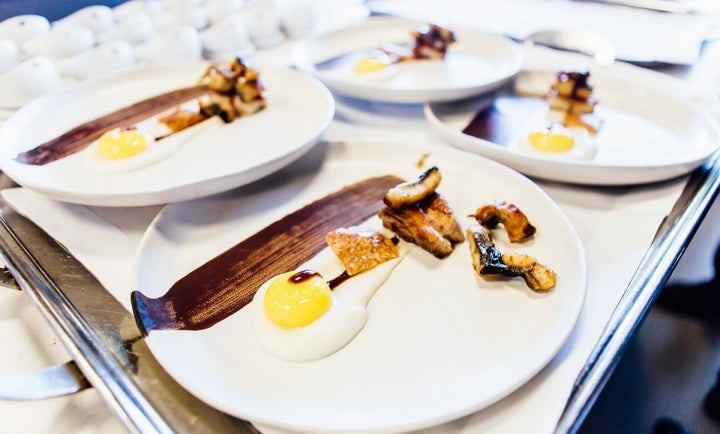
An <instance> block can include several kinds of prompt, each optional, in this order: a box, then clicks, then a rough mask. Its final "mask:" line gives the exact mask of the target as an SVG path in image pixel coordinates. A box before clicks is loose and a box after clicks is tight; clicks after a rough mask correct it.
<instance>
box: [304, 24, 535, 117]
mask: <svg viewBox="0 0 720 434" xmlns="http://www.w3.org/2000/svg"><path fill="white" fill-rule="evenodd" d="M423 24H426V23H423V22H419V21H411V20H405V19H398V18H385V17H383V18H373V19H370V20H368V21H367V22H366V23H363V24H360V25H357V26H354V27H349V28H346V29H342V30H338V31H335V32H332V33H328V34H325V35H319V36H316V37H313V38H309V39H306V40H304V41H301V42H299V43H298V44H296V46H295V47H294V49H293V53H292V58H293V62H294V64H295V65H296V66H298V67H299V68H301V69H303V70H305V71H308V72H310V73H312V74H314V75H315V76H317V77H318V78H320V79H321V80H322V81H323V82H324V83H325V84H327V85H328V87H329V88H330V89H332V90H333V91H337V92H338V93H342V94H346V95H349V96H352V97H355V98H362V99H369V100H375V101H382V102H394V103H423V102H428V101H451V100H456V99H460V98H466V97H469V96H472V95H477V94H480V93H483V92H487V91H489V90H492V89H494V88H496V87H498V86H500V85H502V84H503V83H505V82H506V81H507V80H509V79H510V78H512V77H513V76H514V75H515V74H516V73H517V72H518V71H519V69H520V65H521V62H522V50H521V49H520V48H519V46H518V45H517V44H516V43H514V42H513V41H510V40H509V39H506V38H503V37H501V36H497V35H491V34H488V33H483V32H478V31H472V30H463V29H452V30H453V31H454V32H455V35H456V39H457V42H456V43H455V44H453V45H451V46H450V48H449V49H448V53H447V55H446V57H445V59H444V61H411V62H404V63H400V64H397V65H395V66H392V67H390V68H396V69H397V73H395V74H392V75H391V76H388V75H386V74H381V75H380V76H377V75H376V76H373V75H368V74H366V75H362V74H357V73H355V72H353V71H352V66H353V64H352V62H338V66H337V67H333V68H330V69H322V70H321V69H318V68H317V67H316V65H317V64H318V63H320V62H325V61H328V59H333V58H342V57H343V56H349V57H348V58H351V57H352V56H354V55H355V54H360V55H362V53H363V52H367V51H368V50H373V49H378V48H381V47H383V46H386V45H388V44H407V43H410V42H411V41H412V37H411V35H410V32H411V31H413V30H415V29H416V28H418V27H419V26H421V25H423ZM390 68H388V69H390Z"/></svg>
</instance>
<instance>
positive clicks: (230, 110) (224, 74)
mask: <svg viewBox="0 0 720 434" xmlns="http://www.w3.org/2000/svg"><path fill="white" fill-rule="evenodd" d="M200 82H201V83H204V84H206V85H207V86H208V87H209V88H210V89H212V90H214V91H215V94H212V95H211V96H209V97H208V98H206V101H205V103H204V107H203V106H201V110H202V111H203V112H208V113H209V112H213V113H214V114H218V115H220V116H221V117H222V118H223V120H224V121H225V122H230V121H231V120H232V119H235V118H237V117H239V116H246V115H250V114H254V113H257V112H259V111H260V110H262V109H264V108H265V106H266V101H265V97H264V96H263V92H264V90H265V87H264V86H263V85H262V82H261V81H260V73H259V72H258V71H257V70H255V69H253V68H251V67H249V66H247V65H245V64H244V63H243V62H242V61H241V60H240V59H238V58H236V59H234V60H233V61H232V62H230V63H229V64H228V65H227V66H220V65H212V66H210V67H209V68H208V69H207V71H206V72H205V74H204V75H203V77H202V79H201V80H200ZM223 97H225V98H223ZM228 119H230V120H228Z"/></svg>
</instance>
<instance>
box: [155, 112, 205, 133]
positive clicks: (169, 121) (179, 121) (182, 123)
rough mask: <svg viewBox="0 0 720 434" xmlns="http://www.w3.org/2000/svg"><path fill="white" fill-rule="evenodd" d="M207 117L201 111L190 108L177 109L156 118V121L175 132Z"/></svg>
mask: <svg viewBox="0 0 720 434" xmlns="http://www.w3.org/2000/svg"><path fill="white" fill-rule="evenodd" d="M205 119H207V116H205V115H203V114H202V113H198V112H194V111H190V110H177V111H175V112H172V113H170V114H169V115H167V116H163V117H161V118H159V119H158V122H160V123H162V124H164V125H165V126H167V127H168V128H169V129H170V130H171V131H173V132H177V131H181V130H184V129H185V128H189V127H191V126H193V125H195V124H199V123H200V122H202V121H204V120H205Z"/></svg>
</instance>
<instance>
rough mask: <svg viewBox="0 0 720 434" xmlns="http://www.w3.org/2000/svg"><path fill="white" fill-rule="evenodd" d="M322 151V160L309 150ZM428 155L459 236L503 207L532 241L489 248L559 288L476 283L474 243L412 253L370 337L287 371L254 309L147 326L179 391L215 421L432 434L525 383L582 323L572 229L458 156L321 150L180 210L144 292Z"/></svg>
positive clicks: (414, 168) (160, 239)
mask: <svg viewBox="0 0 720 434" xmlns="http://www.w3.org/2000/svg"><path fill="white" fill-rule="evenodd" d="M321 151H323V152H326V154H325V155H324V156H323V155H321V154H317V153H316V152H321ZM311 154H313V155H311ZM426 154H427V155H426ZM309 157H311V158H309ZM422 159H425V161H426V163H427V164H428V165H431V164H435V165H437V166H438V167H439V168H440V170H441V171H442V172H443V173H444V178H443V181H442V184H441V185H440V188H439V189H438V191H440V192H441V193H443V194H444V195H445V196H446V197H447V199H448V201H449V203H450V204H451V205H452V206H453V208H454V210H455V212H456V214H457V216H458V219H459V221H460V222H461V223H462V225H463V227H467V226H468V225H469V224H470V223H472V221H471V219H469V218H467V217H464V216H465V215H467V214H468V213H471V212H473V211H474V210H475V209H476V207H477V206H479V205H480V204H481V203H484V202H487V201H491V200H494V199H504V200H508V201H511V202H513V203H515V204H516V205H518V206H519V207H520V208H521V209H522V210H524V211H525V213H526V214H527V215H528V216H529V218H530V219H531V221H532V222H533V223H534V224H535V225H536V226H537V228H538V233H537V235H536V236H535V237H534V238H533V239H531V240H529V241H527V242H524V243H521V244H519V245H512V246H510V245H509V242H508V241H507V238H506V237H505V236H504V234H503V233H502V231H499V232H497V233H496V235H495V241H496V245H497V246H498V247H499V248H500V249H501V250H502V249H504V250H506V251H510V250H512V251H518V252H519V251H522V252H526V253H528V254H531V255H535V256H536V257H537V258H539V259H540V260H541V261H542V262H543V263H545V264H546V265H548V266H550V267H552V268H553V269H554V270H556V271H557V273H558V276H559V277H558V284H557V287H556V288H555V289H554V291H553V292H551V293H548V294H537V293H534V292H533V291H531V290H529V289H528V288H527V287H526V285H525V283H524V282H523V281H522V280H519V279H512V280H499V281H486V280H484V279H481V278H479V277H476V275H475V274H474V270H473V268H472V265H471V261H470V255H469V250H468V245H467V242H465V243H463V244H460V245H458V246H457V247H456V250H455V252H453V254H452V255H450V256H449V257H448V258H446V259H444V260H438V259H436V258H435V257H433V256H432V255H430V254H429V253H427V252H425V251H423V250H421V249H419V248H416V249H414V250H413V251H412V252H411V253H410V254H409V255H408V256H407V257H405V258H404V259H403V261H402V262H401V263H400V264H399V265H398V266H397V268H396V269H395V270H394V271H393V274H392V275H391V276H390V278H389V280H388V281H387V282H386V283H385V285H384V286H382V287H381V288H380V289H379V290H378V292H377V293H376V294H375V296H374V297H373V299H372V300H371V301H370V304H369V306H368V310H369V319H368V322H367V324H366V325H365V328H364V329H363V330H362V331H361V332H360V334H359V335H358V336H357V337H356V338H355V339H354V340H353V341H352V342H350V343H349V344H348V345H347V346H346V347H345V348H343V349H341V350H340V351H338V352H336V353H334V354H332V355H330V356H329V357H327V358H324V359H321V360H318V361H314V362H306V363H291V362H285V361H282V360H280V359H277V358H275V357H273V356H271V355H270V354H268V353H266V352H265V351H264V350H263V349H262V348H261V347H260V346H259V344H258V342H257V341H256V338H255V336H254V334H253V330H252V325H251V321H250V319H251V318H250V315H249V312H248V309H246V308H245V309H241V310H240V311H239V312H237V313H235V314H234V315H232V316H230V317H228V318H227V319H225V320H224V321H222V322H220V323H218V324H216V325H215V326H213V327H211V328H210V329H207V330H203V331H160V330H156V331H152V332H150V335H149V336H148V337H147V343H148V345H149V347H150V349H151V350H152V352H153V354H154V355H155V357H157V359H158V360H159V362H160V363H161V364H162V366H163V367H164V368H165V369H166V370H167V371H168V372H169V373H170V374H171V375H172V376H173V377H174V378H175V379H176V380H177V381H178V382H179V383H180V384H182V385H183V386H184V387H185V388H187V389H188V390H189V391H191V392H192V393H193V394H195V395H196V396H198V397H199V398H200V399H202V400H204V401H205V402H207V403H208V404H210V405H212V406H214V407H216V408H218V409H220V410H222V411H225V412H227V413H229V414H232V415H235V416H238V417H241V418H245V419H249V420H251V421H253V422H256V423H259V424H263V425H272V426H276V427H280V428H284V429H292V430H299V431H306V432H313V433H320V432H339V431H342V432H397V431H402V430H410V429H416V428H421V427H427V426H431V425H435V424H439V423H442V422H445V421H448V420H451V419H454V418H457V417H460V416H462V415H466V414H469V413H471V412H473V411H475V410H478V409H480V408H483V407H485V406H487V405H489V404H491V403H493V402H495V401H497V400H499V399H501V398H502V397H504V396H505V395H507V394H508V393H510V392H511V391H513V390H514V389H516V388H518V387H519V386H521V385H522V384H523V383H525V382H526V381H528V380H529V379H530V378H531V377H532V376H533V375H535V374H536V373H537V372H538V371H539V370H540V369H541V368H542V367H543V366H545V365H546V364H547V363H548V362H549V361H550V360H551V359H552V357H553V356H554V355H555V354H556V353H557V351H558V350H559V349H560V347H561V346H562V345H563V343H564V342H565V340H566V338H567V337H568V335H569V334H570V332H571V330H572V329H573V327H574V325H575V323H576V321H577V319H578V316H579V314H580V311H581V307H582V304H583V300H584V296H585V290H586V262H585V254H584V250H583V247H582V245H581V243H580V241H579V239H578V237H577V234H576V232H575V230H574V228H573V227H572V226H571V224H570V222H569V220H568V219H567V218H566V217H565V215H564V214H563V213H562V212H561V211H560V209H559V208H558V207H557V206H556V205H555V203H554V202H553V201H552V200H551V199H550V198H549V197H548V196H547V195H546V194H545V193H544V192H543V191H542V190H540V189H539V188H538V187H537V186H536V185H535V184H533V183H532V182H530V181H529V180H528V179H527V178H525V177H523V176H522V175H519V174H518V173H517V172H514V171H512V170H510V169H508V168H507V167H505V166H502V165H500V164H497V163H494V162H492V161H490V160H487V159H484V158H482V157H478V156H474V155H472V154H467V153H463V152H459V151H456V150H454V149H452V148H445V147H432V148H427V147H415V146H407V147H403V146H400V147H398V146H395V147H393V146H388V145H387V144H385V143H381V144H375V143H360V142H358V143H344V144H332V145H329V146H328V147H327V150H326V151H325V145H319V146H318V147H316V148H315V149H313V151H312V152H311V153H309V154H308V155H306V156H305V157H303V159H301V160H302V161H305V160H306V161H307V162H309V164H310V165H312V164H315V165H316V166H317V164H318V162H319V164H320V165H321V166H320V167H319V168H316V169H313V170H310V171H306V172H305V173H304V174H302V173H298V172H299V168H298V167H295V169H297V170H296V173H295V174H289V173H287V172H285V173H278V174H276V175H273V176H272V177H271V178H270V179H266V180H264V183H263V185H259V184H258V183H256V184H252V185H249V186H246V187H243V188H241V189H237V190H233V191H231V192H227V193H224V194H221V195H216V196H212V197H208V198H203V199H199V200H196V201H190V202H182V203H177V204H172V205H170V206H168V207H166V208H165V209H164V210H163V211H162V212H161V213H160V214H159V216H158V218H157V219H156V220H155V221H154V223H153V224H152V225H151V226H150V228H149V230H148V231H147V233H146V234H145V237H144V239H143V242H142V244H141V247H140V249H139V254H138V259H137V285H136V288H137V289H138V290H140V291H141V292H143V293H144V294H146V295H148V296H150V297H157V296H160V295H162V294H163V293H165V292H166V291H167V289H168V288H169V287H170V286H171V285H172V284H173V283H174V282H175V281H177V280H178V279H179V278H180V277H182V276H184V275H185V274H187V273H188V272H189V271H190V270H193V269H195V268H197V267H198V266H200V265H202V264H203V263H204V262H206V261H207V260H209V259H211V258H212V257H214V256H216V255H218V254H219V253H221V252H223V251H224V250H226V249H228V248H229V247H231V246H232V245H234V244H236V243H237V242H240V241H241V240H243V239H245V238H246V237H248V236H250V235H252V234H253V233H255V232H256V231H258V230H260V229H262V228H263V227H265V226H266V225H268V224H270V223H272V222H274V221H276V220H277V219H279V218H281V217H283V216H284V215H287V214H288V213H290V212H292V211H294V210H296V209H299V208H300V207H302V206H304V205H306V204H307V203H309V202H311V201H313V200H315V199H317V198H319V197H322V196H324V195H325V194H327V193H329V192H331V191H335V190H338V189H339V188H341V187H342V186H344V185H347V184H349V183H352V182H356V181H359V180H361V179H366V178H368V177H372V176H377V175H384V174H395V175H398V176H401V177H404V178H408V179H409V178H411V177H415V176H417V175H418V174H419V171H420V169H419V168H418V161H420V160H422ZM286 170H287V169H286ZM128 297H129V294H128Z"/></svg>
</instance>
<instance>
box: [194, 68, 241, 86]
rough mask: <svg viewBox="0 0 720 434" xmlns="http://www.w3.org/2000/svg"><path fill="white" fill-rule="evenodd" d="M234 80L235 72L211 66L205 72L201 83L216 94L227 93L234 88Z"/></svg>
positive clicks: (235, 77)
mask: <svg viewBox="0 0 720 434" xmlns="http://www.w3.org/2000/svg"><path fill="white" fill-rule="evenodd" d="M236 79H237V73H236V72H235V71H233V70H231V69H227V68H221V67H219V66H217V65H212V66H210V67H209V68H208V69H207V71H206V72H205V75H204V76H203V77H202V79H201V82H203V83H205V84H207V86H208V87H209V88H210V89H212V90H214V91H216V92H222V93H227V92H230V91H231V90H232V89H233V87H234V86H235V80H236Z"/></svg>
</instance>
